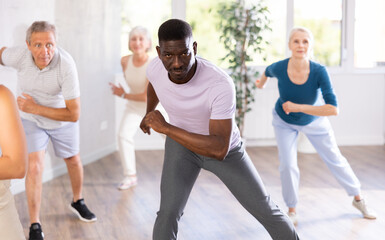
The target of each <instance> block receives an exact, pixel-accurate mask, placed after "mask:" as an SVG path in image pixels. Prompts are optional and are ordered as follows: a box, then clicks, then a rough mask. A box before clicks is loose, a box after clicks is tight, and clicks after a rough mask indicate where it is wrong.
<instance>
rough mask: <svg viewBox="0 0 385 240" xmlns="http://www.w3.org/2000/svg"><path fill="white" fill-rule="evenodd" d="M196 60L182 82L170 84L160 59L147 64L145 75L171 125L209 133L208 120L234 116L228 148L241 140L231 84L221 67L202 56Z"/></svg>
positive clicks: (231, 147) (200, 132)
mask: <svg viewBox="0 0 385 240" xmlns="http://www.w3.org/2000/svg"><path fill="white" fill-rule="evenodd" d="M196 59H197V69H196V72H195V74H194V76H193V77H192V78H191V80H190V81H188V82H187V83H185V84H175V83H173V82H172V81H171V80H170V79H169V77H168V72H167V71H166V69H165V68H164V66H163V64H162V62H161V60H160V59H159V58H155V59H154V60H153V61H151V62H150V64H149V65H148V67H147V78H148V80H149V81H150V82H151V84H152V86H153V87H154V90H155V92H156V94H157V96H158V98H159V101H160V103H161V104H162V105H163V107H164V109H165V110H166V112H167V114H168V116H169V119H170V124H172V125H174V126H177V127H179V128H182V129H184V130H186V131H189V132H192V133H197V134H202V135H209V121H210V119H217V120H219V119H233V130H232V134H231V139H230V150H231V149H233V148H234V147H236V146H237V145H238V144H239V142H240V134H239V130H238V127H237V125H236V123H235V120H234V116H235V115H234V113H235V104H236V101H235V89H234V83H233V81H232V79H231V78H230V76H229V75H228V74H226V73H225V72H224V71H223V70H222V69H220V68H218V67H217V66H215V65H214V64H212V63H210V62H209V61H207V60H205V59H202V58H199V57H197V58H196Z"/></svg>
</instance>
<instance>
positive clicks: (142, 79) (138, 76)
mask: <svg viewBox="0 0 385 240" xmlns="http://www.w3.org/2000/svg"><path fill="white" fill-rule="evenodd" d="M132 59H133V56H132V55H130V56H129V57H128V60H127V65H126V70H125V71H124V79H125V80H126V83H127V86H128V87H129V88H130V93H134V94H138V93H142V92H144V90H145V88H146V84H147V77H146V69H147V65H148V63H149V62H150V57H148V59H147V61H146V62H145V63H144V64H143V65H142V66H140V67H135V66H134V64H133V62H132ZM127 106H128V107H129V106H131V107H136V108H144V109H146V103H145V102H139V101H130V100H129V101H128V104H127Z"/></svg>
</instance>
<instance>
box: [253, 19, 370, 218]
mask: <svg viewBox="0 0 385 240" xmlns="http://www.w3.org/2000/svg"><path fill="white" fill-rule="evenodd" d="M312 45H313V36H312V33H311V32H310V31H309V30H308V29H306V28H303V27H298V28H294V29H293V30H292V31H291V32H290V37H289V49H290V50H291V53H292V54H291V56H290V57H289V58H287V59H284V60H282V61H279V62H276V63H273V64H271V65H270V66H268V67H267V68H266V70H265V72H264V73H263V74H262V77H261V79H258V80H257V81H256V86H257V87H258V88H263V87H264V86H265V84H266V82H267V80H268V79H269V78H270V77H275V78H277V79H278V90H279V98H278V100H277V102H276V105H275V108H274V110H273V126H274V131H275V137H276V140H277V145H278V152H279V161H280V166H279V170H280V175H281V182H282V194H283V198H284V200H285V203H286V205H287V206H288V208H289V213H288V214H289V217H290V218H291V220H292V221H293V223H294V224H297V222H298V219H297V215H296V206H297V202H298V187H299V176H300V173H299V169H298V165H297V144H296V140H297V137H298V133H299V132H302V133H304V134H305V135H306V136H307V137H308V139H309V140H310V142H311V143H312V144H313V146H314V147H315V149H316V150H317V152H318V154H319V155H320V157H321V158H322V160H323V161H324V162H325V163H326V165H327V166H328V168H329V169H330V171H331V172H332V174H333V175H334V177H335V178H336V179H337V181H338V182H339V183H340V184H341V185H342V187H343V188H344V189H345V190H346V191H347V193H348V195H349V196H354V199H353V206H354V207H356V208H357V209H358V210H359V211H361V213H362V214H363V216H364V217H365V218H368V219H375V218H376V216H375V214H374V213H373V212H371V211H370V210H369V209H368V208H367V206H366V203H365V201H364V199H363V198H362V196H361V190H360V187H361V185H360V182H359V180H358V179H357V177H356V175H355V174H354V172H353V170H352V169H351V167H350V165H349V163H348V161H347V160H346V158H345V157H344V156H342V154H341V152H340V150H339V148H338V146H337V143H336V140H335V138H334V133H333V129H332V128H331V125H330V123H329V120H328V118H327V116H332V115H337V114H338V107H337V98H336V95H335V94H334V91H333V87H332V85H331V82H330V78H329V75H328V73H327V71H326V68H325V67H324V66H322V65H320V64H318V63H316V62H314V61H312V60H310V56H311V51H312V47H313V46H312ZM319 95H321V96H322V98H323V100H324V103H321V102H319V101H318V100H319Z"/></svg>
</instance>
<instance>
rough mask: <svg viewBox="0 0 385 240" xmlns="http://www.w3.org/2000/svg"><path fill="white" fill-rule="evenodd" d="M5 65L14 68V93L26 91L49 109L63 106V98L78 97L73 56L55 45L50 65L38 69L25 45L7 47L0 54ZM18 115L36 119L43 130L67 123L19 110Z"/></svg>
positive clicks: (32, 119) (77, 82) (76, 74)
mask: <svg viewBox="0 0 385 240" xmlns="http://www.w3.org/2000/svg"><path fill="white" fill-rule="evenodd" d="M2 60H3V63H4V65H5V66H9V67H13V68H15V69H16V70H17V75H18V84H17V95H18V96H21V94H22V93H27V94H29V95H30V96H32V98H33V99H34V100H35V102H36V103H37V104H40V105H42V106H46V107H52V108H64V107H65V102H64V101H65V100H71V99H75V98H78V97H79V96H80V89H79V79H78V73H77V70H76V65H75V62H74V60H73V59H72V57H71V56H70V55H69V53H67V52H66V51H64V50H63V49H61V48H59V47H58V48H57V49H56V51H55V55H54V57H53V58H52V60H51V62H50V64H49V65H48V66H47V67H45V68H43V69H42V70H40V69H39V68H38V67H37V66H36V64H35V62H34V61H33V57H32V54H31V52H30V51H29V50H28V48H26V47H12V48H6V49H5V50H4V51H3V54H2ZM20 117H21V118H23V119H26V120H29V121H32V122H35V123H36V124H37V125H38V126H39V127H41V128H44V129H56V128H59V127H62V126H64V125H65V124H66V123H67V122H62V121H56V120H52V119H49V118H46V117H43V116H39V115H34V114H30V113H25V112H22V111H20Z"/></svg>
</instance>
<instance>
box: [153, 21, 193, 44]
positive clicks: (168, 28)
mask: <svg viewBox="0 0 385 240" xmlns="http://www.w3.org/2000/svg"><path fill="white" fill-rule="evenodd" d="M189 37H192V29H191V26H190V25H189V24H188V23H187V22H185V21H183V20H180V19H170V20H167V21H166V22H164V23H163V24H162V25H160V27H159V30H158V40H159V42H161V41H172V40H184V39H186V38H189Z"/></svg>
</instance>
